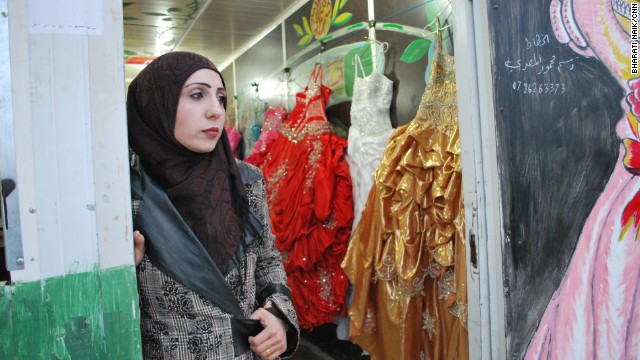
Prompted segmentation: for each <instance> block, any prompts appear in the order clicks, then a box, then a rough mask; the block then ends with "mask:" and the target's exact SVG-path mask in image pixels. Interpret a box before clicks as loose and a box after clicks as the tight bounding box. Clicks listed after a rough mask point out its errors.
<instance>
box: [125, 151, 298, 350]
mask: <svg viewBox="0 0 640 360" xmlns="http://www.w3.org/2000/svg"><path fill="white" fill-rule="evenodd" d="M237 164H238V167H239V169H240V173H241V175H242V180H243V182H244V184H245V189H246V191H247V195H248V197H249V205H250V209H251V213H252V215H253V216H252V217H253V220H254V224H256V223H257V224H259V226H260V234H259V236H258V237H257V238H255V239H252V241H251V243H250V245H249V246H248V247H246V249H245V251H244V253H243V254H241V255H242V256H241V258H240V259H239V261H237V264H236V266H235V267H233V268H232V269H231V270H230V271H228V273H227V274H226V275H225V276H224V280H226V284H227V285H228V288H227V289H222V288H223V287H225V286H224V284H222V286H219V285H220V284H218V285H216V286H208V285H207V284H211V282H209V281H207V279H208V274H205V272H209V271H208V270H207V267H206V266H204V268H203V267H202V266H198V263H197V261H196V263H194V262H192V261H186V262H185V261H184V259H183V257H184V256H183V255H182V254H183V253H185V252H186V253H189V252H190V251H192V252H194V253H195V252H196V250H198V248H197V246H198V245H199V242H197V240H196V243H197V244H191V245H193V246H195V247H192V248H191V249H189V248H187V249H185V248H184V247H183V246H184V244H181V243H179V242H176V241H173V242H170V241H169V242H168V243H169V244H171V245H170V246H174V244H175V246H176V247H175V248H174V249H170V250H166V249H165V250H166V251H165V254H164V255H163V256H164V258H163V257H162V256H156V255H154V254H155V252H156V251H157V249H155V250H154V247H153V245H154V241H153V239H151V238H149V235H148V234H144V233H143V234H144V235H145V237H146V238H147V240H146V244H145V247H146V254H145V256H144V258H143V260H142V262H141V263H140V265H139V266H138V268H137V277H138V293H139V299H140V313H141V319H140V326H141V335H142V347H143V355H144V358H145V359H196V360H197V359H212V360H215V359H220V360H222V359H258V357H257V356H256V355H255V354H254V353H253V352H252V351H250V350H249V351H246V352H244V353H241V354H238V353H237V352H238V351H237V349H236V351H235V355H234V341H233V335H234V334H233V333H232V323H233V322H234V318H237V316H234V315H232V314H231V313H230V312H229V311H226V310H225V309H223V308H224V306H222V307H221V306H219V304H217V303H214V302H213V301H211V296H207V293H209V294H211V293H214V295H213V296H216V294H215V293H217V292H220V291H222V292H225V291H229V290H230V291H231V293H232V294H233V296H234V297H235V299H236V300H237V303H238V304H239V305H240V309H241V310H238V312H239V311H241V312H242V313H243V316H244V317H245V318H248V317H249V316H250V315H251V313H253V311H255V310H256V309H257V308H259V307H262V306H263V305H264V304H265V303H266V302H267V301H271V302H272V303H273V305H274V306H275V307H276V308H277V309H278V310H279V312H280V314H279V315H280V317H281V319H282V320H284V321H285V323H286V325H287V351H286V352H285V353H284V354H283V358H286V357H288V356H291V355H292V354H293V353H294V352H295V350H296V349H297V346H298V341H299V336H300V329H299V327H298V319H297V316H296V313H295V310H294V308H293V303H292V302H291V300H290V296H288V295H287V294H286V293H287V292H288V288H287V277H286V274H285V271H284V268H283V266H282V262H281V256H280V252H279V251H278V249H277V248H276V247H275V245H274V235H273V233H272V231H271V225H270V221H269V212H268V208H267V202H266V192H265V181H264V177H263V176H262V173H261V172H260V170H259V169H258V168H256V167H255V166H253V165H250V164H246V163H244V162H241V161H238V162H237ZM131 171H132V198H133V211H134V227H135V226H136V220H135V219H136V218H138V217H139V216H138V215H140V214H141V213H142V210H143V208H144V207H145V205H147V206H155V204H154V205H148V203H147V198H151V197H152V196H147V197H145V194H147V193H150V192H151V190H149V188H151V187H152V185H149V184H148V183H149V182H151V183H152V180H150V179H145V176H146V174H145V173H144V171H143V170H141V169H135V168H132V169H131ZM146 177H147V178H148V176H146ZM141 179H142V180H141ZM135 182H137V183H138V186H134V183H135ZM140 183H142V185H141V186H140ZM156 186H157V185H156ZM159 193H161V195H162V194H164V192H162V191H161V190H160V191H159ZM164 196H166V195H164ZM164 205H166V204H164ZM255 220H257V222H255ZM163 226H164V224H162V221H160V223H158V224H154V225H153V229H152V230H150V231H151V232H153V231H157V232H158V233H159V234H162V233H166V231H164V232H163V230H162V227H163ZM149 240H151V241H149ZM188 246H190V245H188ZM200 246H201V245H200ZM194 249H195V250H194ZM201 250H202V251H200V252H199V253H206V251H205V250H204V248H202V249H201ZM185 256H187V257H188V256H189V255H185ZM206 258H208V259H210V257H209V256H208V254H207V255H206ZM156 259H159V260H157V261H156ZM188 260H193V259H188ZM196 260H197V259H196ZM163 262H164V263H167V262H177V263H181V264H180V267H179V270H177V272H180V273H182V274H177V276H171V275H174V273H173V271H174V270H168V271H167V268H168V267H164V266H163ZM210 262H211V263H212V261H210ZM205 265H206V264H205ZM172 267H174V268H175V264H173V265H172ZM168 273H169V274H168ZM170 274H171V275H170ZM175 278H179V279H185V280H183V281H182V283H181V282H179V281H177V280H176V279H175ZM198 282H200V283H201V284H204V285H202V286H203V287H201V288H199V287H198ZM185 283H186V284H185ZM204 287H207V288H209V289H204ZM211 288H213V289H211ZM274 288H275V289H280V290H286V291H277V290H276V291H273V289H274ZM194 289H204V291H195V290H194ZM270 289H271V290H270Z"/></svg>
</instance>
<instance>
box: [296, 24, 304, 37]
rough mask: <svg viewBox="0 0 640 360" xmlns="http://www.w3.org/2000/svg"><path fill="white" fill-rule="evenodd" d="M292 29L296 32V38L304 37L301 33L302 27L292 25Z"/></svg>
mask: <svg viewBox="0 0 640 360" xmlns="http://www.w3.org/2000/svg"><path fill="white" fill-rule="evenodd" d="M293 29H294V30H295V31H296V34H297V35H298V36H302V35H304V32H302V27H301V26H300V25H298V24H293Z"/></svg>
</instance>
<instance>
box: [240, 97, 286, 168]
mask: <svg viewBox="0 0 640 360" xmlns="http://www.w3.org/2000/svg"><path fill="white" fill-rule="evenodd" d="M286 117H287V109H285V108H283V107H282V106H280V105H278V106H276V107H271V108H269V109H268V110H267V112H266V113H265V114H264V123H263V124H262V132H261V133H260V137H259V138H258V141H256V143H255V144H254V145H253V150H252V151H251V154H249V156H247V157H246V158H245V159H244V161H246V162H248V163H249V164H253V165H256V166H257V156H259V155H258V154H263V153H265V152H266V151H267V149H268V145H269V144H271V143H272V142H273V141H274V140H275V139H276V138H277V137H278V127H279V126H280V124H281V123H282V122H283V121H284V119H285V118H286Z"/></svg>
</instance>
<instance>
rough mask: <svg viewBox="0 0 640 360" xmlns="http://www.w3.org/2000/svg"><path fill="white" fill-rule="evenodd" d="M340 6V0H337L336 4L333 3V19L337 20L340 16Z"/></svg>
mask: <svg viewBox="0 0 640 360" xmlns="http://www.w3.org/2000/svg"><path fill="white" fill-rule="evenodd" d="M339 8H340V0H336V3H335V5H333V11H332V12H331V21H333V20H335V19H336V17H338V10H339Z"/></svg>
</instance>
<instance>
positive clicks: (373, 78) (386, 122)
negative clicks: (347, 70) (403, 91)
mask: <svg viewBox="0 0 640 360" xmlns="http://www.w3.org/2000/svg"><path fill="white" fill-rule="evenodd" d="M392 97H393V81H391V80H389V79H388V78H387V77H386V76H384V75H382V74H380V73H373V74H371V75H369V76H367V77H365V78H358V77H357V78H356V79H355V81H354V83H353V98H352V103H351V127H352V128H354V129H357V130H358V131H359V132H360V133H361V134H362V135H363V136H364V135H377V134H380V133H383V132H388V131H389V130H390V129H392V126H391V120H390V116H389V107H390V106H391V99H392Z"/></svg>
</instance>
